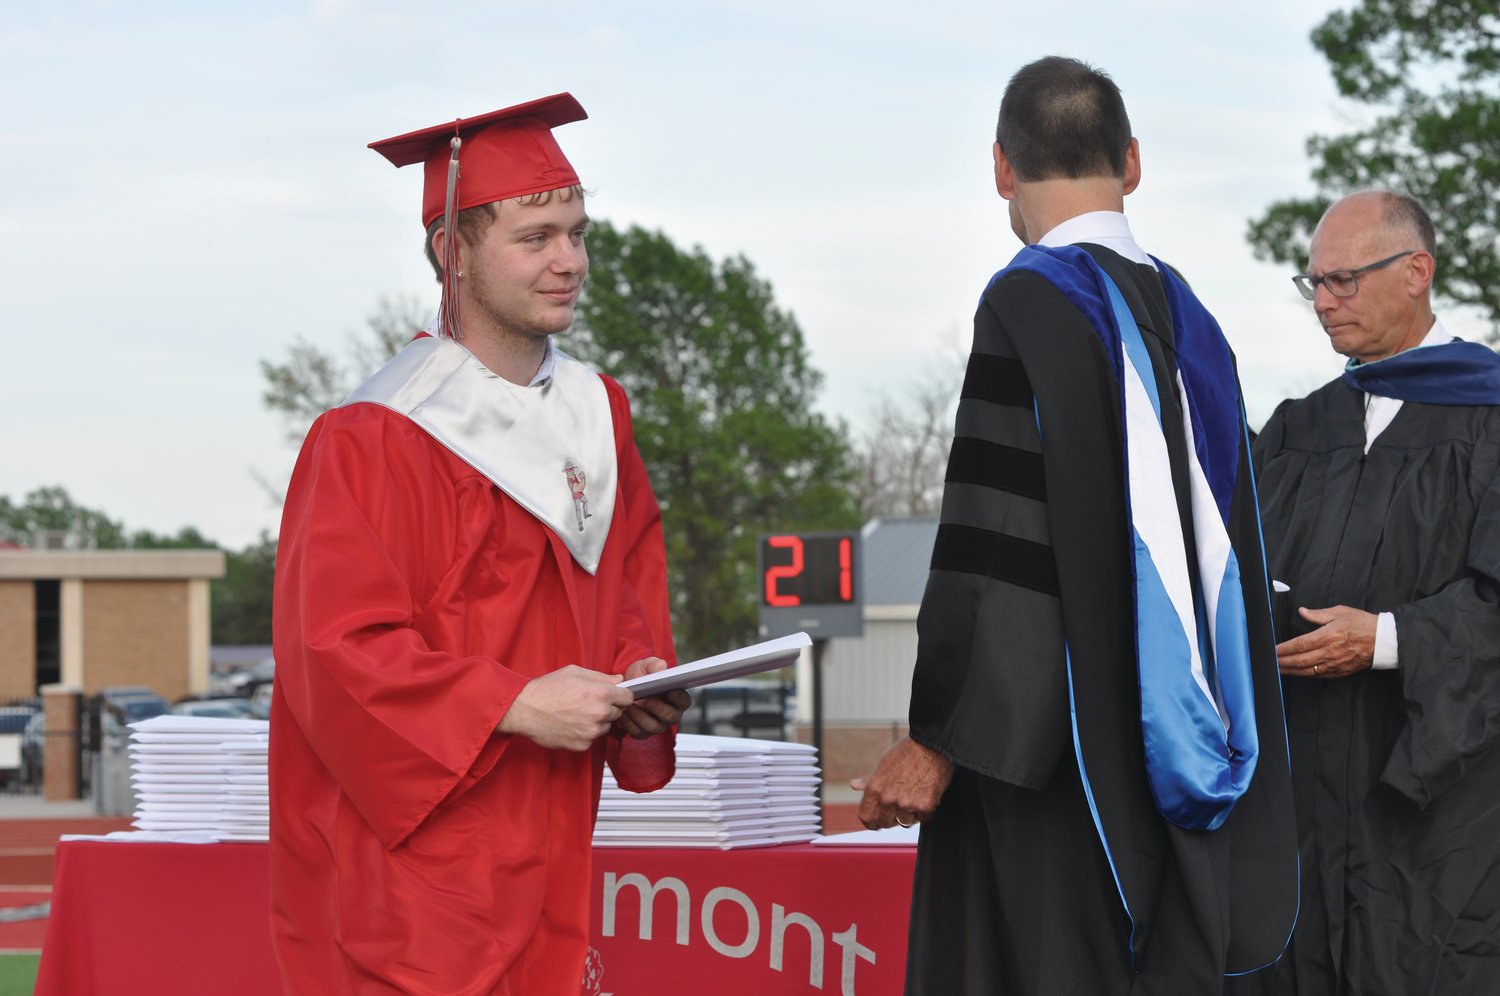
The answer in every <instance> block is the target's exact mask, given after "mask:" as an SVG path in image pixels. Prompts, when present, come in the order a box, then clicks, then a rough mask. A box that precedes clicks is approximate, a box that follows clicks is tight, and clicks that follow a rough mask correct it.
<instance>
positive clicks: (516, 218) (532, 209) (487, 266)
mask: <svg viewBox="0 0 1500 996" xmlns="http://www.w3.org/2000/svg"><path fill="white" fill-rule="evenodd" d="M495 208H496V212H495V220H494V221H492V222H491V223H490V225H489V227H488V228H487V229H486V230H485V233H484V238H483V239H482V240H481V241H480V242H479V244H478V245H471V246H469V247H467V248H468V251H467V256H468V259H467V263H466V265H464V266H463V270H464V276H463V279H462V281H461V286H462V287H463V288H464V291H465V294H464V305H465V306H466V308H468V309H472V310H466V312H465V314H464V316H463V323H464V325H465V327H466V328H473V326H474V319H476V318H477V319H478V320H479V322H481V323H482V324H484V325H489V326H493V327H494V328H495V329H496V330H498V331H500V332H503V333H508V334H511V335H520V336H529V337H541V336H548V335H551V334H553V333H554V332H561V331H563V330H564V329H566V328H567V327H568V326H569V325H571V324H573V306H574V305H575V304H576V303H577V301H578V295H579V292H580V291H581V290H582V289H583V280H584V278H585V277H586V276H587V275H588V272H589V256H588V251H587V250H586V249H585V248H584V241H583V240H584V232H585V230H586V229H587V228H588V214H587V212H585V211H584V207H583V198H581V197H577V196H575V197H571V198H569V199H568V200H562V199H561V198H560V197H557V196H554V197H553V198H552V199H551V200H549V201H548V202H547V203H545V204H522V203H520V202H518V201H514V200H512V201H501V202H500V203H498V204H496V205H495ZM474 311H477V312H478V314H477V315H474V317H473V318H471V317H470V316H471V315H473V312H474Z"/></svg>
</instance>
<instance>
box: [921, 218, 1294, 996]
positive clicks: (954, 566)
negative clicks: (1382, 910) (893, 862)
mask: <svg viewBox="0 0 1500 996" xmlns="http://www.w3.org/2000/svg"><path fill="white" fill-rule="evenodd" d="M1085 248H1087V249H1088V251H1089V252H1090V254H1091V255H1092V256H1093V257H1094V258H1095V260H1096V261H1097V262H1098V263H1099V264H1100V265H1101V266H1102V267H1103V268H1104V269H1105V271H1106V272H1108V273H1109V274H1110V276H1111V277H1112V278H1113V279H1114V281H1115V282H1116V283H1117V284H1118V285H1119V287H1120V289H1121V291H1122V293H1123V295H1124V297H1125V300H1126V302H1127V304H1128V305H1129V307H1130V309H1131V312H1132V314H1133V315H1134V316H1135V318H1136V319H1137V322H1138V324H1139V326H1140V327H1141V329H1142V332H1143V337H1144V339H1145V342H1146V346H1147V350H1148V352H1149V353H1150V355H1151V361H1152V367H1153V369H1152V371H1151V373H1153V374H1154V375H1155V378H1156V381H1157V387H1158V393H1159V394H1160V397H1161V398H1162V403H1163V407H1164V416H1165V417H1164V427H1163V428H1164V432H1165V434H1166V438H1167V443H1168V448H1169V451H1170V452H1171V453H1172V455H1173V459H1172V463H1173V470H1174V475H1175V477H1176V480H1175V481H1174V484H1175V486H1176V491H1177V503H1178V507H1179V512H1180V513H1181V518H1182V519H1183V522H1184V523H1185V526H1184V528H1185V530H1189V531H1190V523H1191V515H1190V514H1188V511H1187V510H1188V508H1189V505H1188V498H1187V491H1186V487H1187V485H1186V477H1185V470H1184V467H1185V464H1184V460H1185V457H1184V454H1185V453H1186V449H1185V445H1186V444H1185V442H1184V438H1183V435H1182V428H1181V420H1180V418H1181V416H1180V407H1179V405H1180V399H1179V395H1178V392H1177V389H1176V378H1175V363H1176V357H1175V353H1174V348H1173V336H1172V324H1171V320H1170V315H1169V311H1168V306H1167V300H1166V296H1165V294H1164V291H1163V288H1162V283H1161V277H1160V276H1159V275H1158V274H1157V273H1156V271H1154V270H1153V269H1152V268H1150V267H1148V266H1141V265H1138V264H1135V263H1132V262H1130V261H1127V260H1125V259H1123V258H1122V257H1120V256H1117V255H1115V254H1114V253H1112V252H1109V251H1107V250H1104V249H1099V248H1096V247H1093V246H1087V247H1085ZM1034 401H1035V407H1034V405H1033V402H1034ZM1038 422H1040V430H1039V429H1038ZM1120 423H1121V415H1120V403H1119V389H1118V386H1117V384H1116V381H1115V378H1114V375H1113V373H1112V372H1111V370H1110V367H1109V359H1108V357H1107V355H1106V352H1105V349H1104V346H1103V344H1102V343H1101V341H1100V339H1099V335H1098V333H1096V332H1095V330H1094V329H1093V328H1092V327H1091V326H1090V324H1089V323H1088V321H1087V320H1086V319H1085V318H1084V316H1083V314H1082V313H1081V312H1080V311H1079V310H1078V309H1077V308H1076V307H1075V306H1074V305H1073V304H1071V303H1070V302H1069V301H1068V300H1067V298H1066V297H1065V296H1064V295H1063V294H1062V292H1060V291H1059V290H1058V289H1057V288H1056V287H1054V286H1053V285H1052V284H1051V283H1050V282H1048V281H1047V280H1046V279H1044V278H1042V277H1040V276H1038V275H1036V274H1034V273H1030V272H1010V273H1007V274H1006V275H1005V276H1003V277H1001V278H999V279H998V280H996V281H995V282H994V283H993V284H991V286H990V287H989V289H988V290H987V291H986V293H985V295H984V298H983V300H982V301H981V303H980V306H979V310H978V312H977V314H976V316H975V321H974V350H973V354H972V355H971V357H970V360H969V368H968V373H967V375H966V378H965V382H964V389H963V398H962V401H961V403H960V407H959V414H958V422H957V433H956V438H955V440H954V443H953V449H952V452H951V455H950V458H949V467H948V473H947V484H946V487H945V491H944V498H943V522H942V525H941V526H940V528H939V533H938V539H937V543H936V547H935V549H934V553H933V562H932V573H931V575H930V576H929V580H928V585H927V590H926V593H925V595H924V597H923V600H922V608H921V613H920V616H919V621H918V632H919V648H918V655H917V667H916V673H915V676H914V679H913V686H912V703H911V733H912V737H913V738H914V739H915V740H917V741H918V742H919V743H922V744H925V745H927V746H929V747H931V748H933V749H934V750H937V751H938V752H939V753H941V754H943V755H944V756H946V757H948V758H950V759H951V760H953V761H954V762H955V763H956V765H957V770H956V774H955V776H954V780H953V782H952V784H951V786H950V787H949V789H948V791H947V792H946V793H945V794H944V797H943V800H942V802H941V805H940V806H939V808H938V810H937V812H936V813H935V814H934V815H933V817H932V818H930V819H929V820H927V821H926V822H924V824H923V829H922V835H921V843H920V845H919V848H918V858H917V871H916V877H915V882H914V886H913V903H912V920H911V928H910V942H909V948H908V960H907V992H908V993H912V994H928V996H938V994H941V996H952V994H957V993H964V994H970V993H972V994H1013V993H1025V994H1047V996H1059V994H1070V993H1071V994H1079V996H1084V994H1087V996H1113V994H1125V993H1132V994H1137V993H1157V994H1164V996H1183V994H1198V993H1216V992H1220V991H1221V990H1223V989H1224V988H1225V985H1226V983H1225V978H1224V976H1225V973H1226V972H1243V971H1250V970H1254V969H1257V968H1260V967H1261V966H1263V965H1265V964H1267V963H1269V962H1271V961H1273V960H1274V959H1275V958H1276V957H1277V956H1278V955H1279V954H1280V952H1281V950H1282V948H1283V946H1284V944H1285V941H1286V938H1287V936H1288V934H1289V933H1290V931H1291V925H1292V920H1293V918H1294V916H1295V907H1296V890H1297V885H1296V881H1297V879H1296V863H1295V862H1296V859H1295V846H1296V845H1295V837H1294V827H1293V823H1292V820H1291V816H1290V812H1289V810H1290V796H1291V788H1290V779H1289V775H1288V773H1287V760H1286V742H1285V730H1284V726H1283V720H1282V713H1281V702H1280V697H1279V690H1278V684H1277V674H1276V666H1275V654H1274V643H1273V640H1272V635H1271V625H1270V617H1269V610H1268V607H1267V604H1266V597H1265V591H1266V587H1265V586H1266V580H1265V575H1264V570H1263V565H1262V563H1261V554H1260V545H1259V538H1258V535H1257V533H1256V531H1255V505H1254V499H1253V496H1252V492H1251V490H1250V486H1249V477H1250V475H1249V470H1248V468H1249V454H1248V452H1247V451H1246V449H1245V448H1244V447H1243V446H1242V447H1241V449H1240V474H1239V486H1238V488H1237V490H1236V492H1235V495H1234V499H1233V503H1232V506H1231V517H1230V521H1229V523H1228V529H1229V534H1230V536H1231V539H1232V541H1233V543H1234V546H1235V548H1236V552H1237V554H1238V556H1239V560H1240V567H1241V573H1242V577H1243V585H1244V591H1245V596H1246V613H1247V622H1248V627H1249V633H1250V640H1251V650H1252V658H1253V660H1254V662H1255V677H1254V684H1255V694H1256V709H1257V726H1258V731H1259V736H1260V760H1259V763H1258V767H1257V771H1256V775H1255V777H1254V779H1253V781H1252V782H1251V785H1250V788H1249V790H1248V792H1247V793H1246V795H1245V796H1244V797H1243V798H1242V799H1241V800H1240V801H1239V803H1238V804H1237V805H1236V807H1235V810H1234V812H1233V813H1232V814H1231V815H1230V817H1229V819H1228V821H1227V822H1226V823H1225V824H1224V826H1223V827H1221V828H1220V829H1219V830H1217V831H1215V832H1213V833H1201V832H1192V831H1186V830H1182V829H1179V828H1177V827H1175V826H1171V825H1169V824H1168V823H1167V822H1166V821H1165V820H1164V819H1163V818H1162V817H1161V816H1160V815H1159V814H1158V813H1157V810H1156V808H1155V805H1154V803H1153V801H1152V797H1151V794H1150V788H1149V786H1148V783H1147V779H1146V768H1145V758H1144V748H1143V744H1142V733H1141V721H1140V692H1139V685H1138V678H1137V671H1136V661H1135V649H1134V648H1135V644H1134V635H1133V634H1134V631H1133V627H1134V615H1133V587H1132V576H1131V570H1132V566H1131V559H1130V549H1131V546H1130V538H1129V531H1128V523H1127V521H1126V515H1125V499H1124V486H1123V480H1124V474H1123V465H1122V460H1123V457H1122V438H1121V424H1120ZM1193 548H1194V546H1193V542H1192V538H1191V536H1190V535H1188V536H1187V549H1189V550H1192V549H1193ZM1190 559H1191V558H1190ZM1190 566H1193V565H1190ZM1193 569H1196V568H1195V566H1193ZM1065 641H1066V646H1067V648H1068V653H1069V654H1070V655H1071V663H1072V670H1073V674H1074V676H1075V681H1074V682H1072V683H1071V684H1070V682H1069V680H1068V663H1067V661H1065V658H1064V645H1065ZM1072 709H1076V711H1077V714H1078V717H1079V719H1078V743H1077V745H1076V748H1077V749H1078V750H1081V752H1082V755H1083V757H1084V760H1085V768H1086V770H1087V773H1088V784H1089V791H1090V792H1091V795H1086V793H1085V788H1084V783H1083V780H1082V779H1081V778H1080V767H1079V764H1078V761H1077V757H1076V755H1075V741H1074V732H1073V725H1072V723H1071V720H1070V710H1072ZM1095 812H1097V814H1098V818H1099V820H1100V821H1101V822H1102V824H1103V825H1104V827H1105V829H1106V835H1107V837H1108V840H1109V846H1110V852H1109V853H1110V855H1112V856H1113V859H1114V861H1113V864H1112V863H1111V862H1110V860H1109V859H1108V857H1107V856H1106V852H1105V850H1104V847H1103V846H1102V845H1101V843H1100V837H1099V834H1098V832H1097V831H1096V829H1095V817H1094V814H1095ZM1127 902H1128V905H1129V910H1130V915H1129V916H1127V913H1126V903H1127Z"/></svg>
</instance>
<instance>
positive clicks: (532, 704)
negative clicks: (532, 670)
mask: <svg viewBox="0 0 1500 996" xmlns="http://www.w3.org/2000/svg"><path fill="white" fill-rule="evenodd" d="M623 680H624V679H623V678H621V677H620V676H619V675H618V674H600V673H599V672H598V671H590V670H589V669H588V668H583V667H579V666H578V665H577V664H569V665H568V666H567V667H565V668H560V669H559V670H556V671H553V672H552V673H551V674H544V675H542V676H541V677H540V678H532V679H531V680H530V681H528V682H527V683H526V687H525V688H523V689H521V694H520V695H517V696H516V698H515V701H514V702H512V703H511V704H510V709H509V710H507V711H506V713H505V716H504V717H503V718H502V719H501V720H500V725H499V726H498V727H497V729H498V730H499V731H500V732H501V733H511V734H519V735H520V736H523V737H527V738H528V739H531V740H535V741H536V742H537V743H538V744H540V745H541V746H543V747H547V748H549V749H552V750H580V751H581V750H588V749H589V748H590V747H592V746H593V745H594V741H595V740H598V739H599V738H600V737H602V736H604V735H605V734H606V733H608V732H609V728H610V725H611V724H612V723H614V721H615V720H617V719H619V718H620V716H622V715H623V714H624V712H625V710H626V709H628V708H630V703H631V702H633V701H634V700H635V696H633V695H631V694H630V690H629V689H628V688H620V687H619V684H620V682H621V681H623Z"/></svg>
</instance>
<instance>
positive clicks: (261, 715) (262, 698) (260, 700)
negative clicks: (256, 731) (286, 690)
mask: <svg viewBox="0 0 1500 996" xmlns="http://www.w3.org/2000/svg"><path fill="white" fill-rule="evenodd" d="M273 687H275V686H273V685H271V684H265V685H261V686H260V687H259V688H257V689H256V690H255V694H254V695H252V696H250V716H251V718H252V719H270V718H271V689H272V688H273Z"/></svg>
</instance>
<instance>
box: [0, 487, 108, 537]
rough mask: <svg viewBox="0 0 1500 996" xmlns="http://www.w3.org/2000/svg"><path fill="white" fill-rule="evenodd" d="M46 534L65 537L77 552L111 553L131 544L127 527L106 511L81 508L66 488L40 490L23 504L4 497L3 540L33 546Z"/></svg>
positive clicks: (0, 513) (0, 502) (0, 509)
mask: <svg viewBox="0 0 1500 996" xmlns="http://www.w3.org/2000/svg"><path fill="white" fill-rule="evenodd" d="M44 533H61V534H63V535H64V536H65V537H66V538H67V543H68V545H69V546H70V548H73V549H81V550H96V549H97V550H109V549H117V548H119V547H126V546H130V545H131V544H130V541H129V538H128V537H127V536H126V534H125V527H124V526H122V525H121V524H120V523H118V522H116V521H115V520H113V519H111V518H110V517H109V516H107V515H105V514H104V513H103V512H99V511H96V510H94V509H92V508H84V507H83V506H82V505H79V504H78V503H77V502H75V501H73V499H72V497H71V496H70V495H69V494H68V492H67V489H65V488H62V487H59V486H56V485H53V486H51V487H42V488H37V489H36V490H35V491H32V492H31V493H30V494H28V495H27V496H26V497H25V498H24V499H23V500H22V501H21V503H20V504H19V505H17V504H14V503H13V502H11V500H10V498H9V497H7V496H5V495H0V540H6V541H9V542H11V543H16V544H19V545H20V546H25V547H31V546H35V545H36V544H37V541H38V539H39V538H40V537H41V535H42V534H44Z"/></svg>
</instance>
